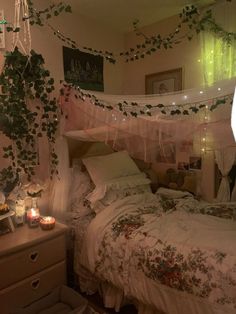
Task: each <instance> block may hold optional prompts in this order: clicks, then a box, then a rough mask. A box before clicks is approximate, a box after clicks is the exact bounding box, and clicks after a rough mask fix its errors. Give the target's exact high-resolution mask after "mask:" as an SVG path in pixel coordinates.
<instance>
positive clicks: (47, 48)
mask: <svg viewBox="0 0 236 314" xmlns="http://www.w3.org/2000/svg"><path fill="white" fill-rule="evenodd" d="M41 3H42V4H41ZM43 4H45V5H43ZM46 6H48V1H40V7H38V8H39V9H40V8H44V7H46ZM0 9H4V12H5V17H6V19H7V20H8V21H13V18H14V1H13V0H2V1H1V5H0ZM72 10H73V7H72ZM50 23H51V24H52V25H53V26H54V27H55V28H57V27H58V29H59V30H60V31H62V32H63V33H64V34H65V35H67V36H69V37H71V39H73V40H75V41H76V42H77V43H78V44H79V45H80V46H88V47H93V48H95V49H98V50H100V49H101V50H111V51H121V50H123V45H124V41H123V35H122V34H120V33H118V32H116V31H114V30H112V29H110V28H108V27H105V26H104V25H102V24H100V23H99V24H98V23H96V22H95V21H93V20H90V19H88V18H86V17H84V16H81V15H79V14H75V13H74V14H73V13H72V14H69V13H63V14H62V15H61V16H59V17H56V18H53V19H51V20H50ZM31 31H32V48H33V49H34V50H35V51H36V52H38V53H41V54H42V55H43V57H44V58H45V62H46V67H47V68H48V69H49V70H50V71H51V74H52V76H53V77H54V78H55V80H56V84H57V85H59V81H60V80H61V79H63V78H64V72H63V60H62V42H61V41H60V40H59V39H57V38H56V36H54V35H53V33H52V31H51V30H49V28H48V27H38V26H33V27H31ZM6 37H7V38H6V43H7V49H10V47H11V36H10V34H7V36H6ZM0 62H1V60H0ZM0 67H1V64H0ZM122 76H123V65H122V64H121V63H118V64H116V65H113V64H111V63H109V62H106V61H104V86H105V93H111V94H113V93H114V94H121V93H122Z"/></svg>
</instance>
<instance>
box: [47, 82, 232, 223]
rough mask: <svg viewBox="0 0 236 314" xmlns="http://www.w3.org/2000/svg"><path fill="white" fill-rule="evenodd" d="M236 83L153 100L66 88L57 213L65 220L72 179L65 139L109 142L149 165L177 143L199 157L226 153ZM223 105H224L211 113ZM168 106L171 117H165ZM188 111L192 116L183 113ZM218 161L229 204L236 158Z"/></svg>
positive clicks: (222, 191)
mask: <svg viewBox="0 0 236 314" xmlns="http://www.w3.org/2000/svg"><path fill="white" fill-rule="evenodd" d="M235 84H236V79H235V78H234V79H232V80H229V81H224V82H220V83H217V85H215V86H213V87H211V88H208V89H199V88H198V89H193V90H186V91H181V92H179V93H174V94H168V95H149V96H145V95H143V96H126V95H122V96H121V95H120V96H118V95H105V94H99V93H97V94H96V95H95V94H94V93H93V92H91V94H89V95H85V94H83V93H82V94H81V91H78V90H76V89H73V88H69V89H68V90H66V91H65V93H64V95H63V96H61V98H60V105H61V110H62V112H63V118H62V120H61V135H60V137H59V139H58V140H57V150H56V151H57V154H58V157H59V167H58V170H59V174H58V178H56V179H55V183H54V187H53V193H52V196H53V197H52V208H53V213H54V215H55V216H57V217H58V216H59V217H62V216H63V213H64V212H65V211H66V209H67V201H68V190H69V184H70V175H71V174H70V169H69V158H68V148H67V142H66V139H65V138H63V137H62V135H64V136H66V137H71V138H74V139H77V140H80V141H98V142H105V143H107V144H109V145H110V146H112V147H113V149H114V150H127V151H128V152H129V154H130V155H131V156H132V157H134V158H137V159H141V160H144V161H148V162H153V161H156V158H157V157H156V156H157V152H158V151H162V152H163V153H164V155H165V152H166V151H170V150H171V149H172V146H173V145H181V143H186V142H187V143H190V145H192V146H193V147H194V149H197V152H198V153H199V154H201V152H203V151H204V152H205V151H207V150H212V151H215V150H220V149H226V148H227V147H230V146H232V145H234V137H233V134H232V130H231V126H230V114H231V103H232V97H233V92H234V87H235ZM94 102H96V103H97V105H95V104H94ZM217 102H219V103H220V106H218V107H217V109H216V110H211V109H212V106H213V109H214V106H215V104H217ZM120 103H123V105H124V108H125V111H126V113H127V114H126V115H124V113H123V112H122V111H120V110H119V104H120ZM134 103H135V105H134ZM98 104H99V105H98ZM147 104H151V105H154V106H155V105H156V104H163V107H162V108H158V107H155V108H148V107H147V106H146V105H147ZM201 105H202V107H201ZM199 106H200V107H199ZM107 107H110V108H107ZM163 108H164V110H165V111H166V114H163V113H161V110H163ZM179 108H180V109H181V111H182V114H175V115H171V111H172V110H178V109H179ZM191 108H198V109H199V111H198V113H196V114H195V113H193V112H194V111H192V109H191ZM202 108H203V109H202ZM185 109H187V110H188V111H189V113H190V114H189V115H184V114H183V110H185ZM140 110H141V111H148V110H150V112H151V116H148V115H139V114H138V113H139V112H140ZM130 112H136V113H137V117H133V116H132V115H131V114H130ZM216 159H217V162H218V164H219V167H220V169H221V171H222V174H223V177H224V179H223V180H222V183H221V187H220V192H219V197H218V200H225V199H227V200H228V199H229V192H228V189H229V187H228V181H227V177H226V176H227V174H228V171H229V170H230V169H231V166H232V164H233V161H234V157H232V156H230V157H228V159H227V162H226V161H223V160H224V157H223V155H222V153H216ZM222 195H223V196H222Z"/></svg>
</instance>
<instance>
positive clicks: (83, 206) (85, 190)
mask: <svg viewBox="0 0 236 314" xmlns="http://www.w3.org/2000/svg"><path fill="white" fill-rule="evenodd" d="M93 189H94V184H93V182H92V181H91V178H90V176H89V174H88V173H87V171H86V172H85V171H81V169H80V167H79V166H74V167H73V168H72V180H71V187H70V192H69V202H70V203H69V210H70V211H73V212H86V213H87V212H89V211H91V209H90V206H89V204H88V202H87V200H86V196H87V195H88V194H89V193H91V192H92V191H93Z"/></svg>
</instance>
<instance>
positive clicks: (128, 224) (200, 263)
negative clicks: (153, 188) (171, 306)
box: [81, 193, 236, 313]
mask: <svg viewBox="0 0 236 314" xmlns="http://www.w3.org/2000/svg"><path fill="white" fill-rule="evenodd" d="M209 211H210V209H209V208H208V210H206V212H207V214H205V215H203V214H202V213H204V212H205V211H204V206H203V205H201V204H200V203H199V202H198V201H196V200H195V199H194V198H182V199H164V198H162V197H161V196H157V195H153V194H151V193H145V194H143V195H135V196H129V197H126V198H124V199H123V200H119V201H116V202H115V203H113V204H112V205H110V206H109V207H107V208H106V209H105V210H103V211H102V212H100V213H99V214H98V215H97V216H96V217H95V218H94V219H93V220H92V221H91V223H90V224H89V226H88V229H87V233H86V236H85V241H84V246H83V249H82V253H81V261H82V264H84V266H86V267H87V268H89V270H90V271H91V272H93V273H94V274H95V275H96V277H98V278H100V279H102V280H105V281H108V282H111V283H112V284H114V285H115V286H117V287H121V288H122V289H124V293H125V294H126V295H130V296H132V295H133V296H136V297H137V298H139V299H140V300H141V301H143V302H145V303H149V304H151V305H153V306H156V307H157V308H159V304H156V301H155V300H156V299H155V298H156V297H155V294H154V296H151V295H150V293H149V296H148V297H147V296H146V295H145V293H144V290H145V289H148V288H147V287H150V283H151V284H152V285H151V287H152V286H153V289H154V288H155V287H159V288H160V287H161V289H159V291H167V293H168V290H169V291H173V289H174V290H175V291H178V293H179V295H180V296H184V297H185V298H186V296H192V297H194V298H197V299H198V300H200V302H203V303H207V304H208V303H209V304H210V305H211V308H212V311H209V313H216V312H215V311H214V308H218V307H219V308H221V307H222V309H223V308H224V313H236V221H234V220H233V219H232V220H231V219H222V218H219V217H214V216H212V215H211V214H212V212H210V215H209ZM218 216H219V215H218ZM88 248H89V249H88ZM149 297H150V299H147V298H149ZM164 303H165V302H164ZM164 303H163V304H164ZM163 304H162V305H161V306H160V309H161V310H163V311H164V312H165V311H166V312H167V313H169V312H168V311H170V310H168V306H167V307H165V305H163ZM189 313H190V312H189ZM204 313H205V312H204ZM217 313H221V311H218V312H217ZM222 313H223V311H222Z"/></svg>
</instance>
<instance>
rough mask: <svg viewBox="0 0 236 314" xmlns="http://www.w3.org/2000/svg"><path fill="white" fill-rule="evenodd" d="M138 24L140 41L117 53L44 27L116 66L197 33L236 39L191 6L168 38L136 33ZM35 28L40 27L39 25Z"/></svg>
mask: <svg viewBox="0 0 236 314" xmlns="http://www.w3.org/2000/svg"><path fill="white" fill-rule="evenodd" d="M231 1H232V0H226V2H231ZM42 24H43V23H42ZM138 24H139V21H134V22H133V29H134V32H135V34H136V35H137V36H141V37H143V42H141V43H139V44H138V45H136V46H135V47H131V48H129V50H127V51H123V52H120V53H118V54H115V53H113V52H111V51H102V50H97V49H94V48H91V47H84V46H81V45H79V44H78V43H76V41H74V40H73V39H71V38H70V37H69V36H66V35H65V34H64V33H62V32H61V31H60V30H59V29H56V28H55V27H53V26H52V25H51V24H49V23H47V26H48V27H49V28H50V29H51V30H52V32H53V34H54V35H55V36H56V37H57V38H58V39H59V40H61V41H62V42H63V43H64V44H66V45H68V46H69V47H71V48H73V49H82V50H84V51H87V52H90V53H92V54H95V55H100V56H102V57H104V58H105V60H107V61H109V62H111V63H115V62H116V59H117V58H119V57H121V58H124V60H125V61H126V62H130V61H135V60H139V59H143V58H145V57H146V56H147V55H151V54H153V53H155V52H156V51H158V50H160V49H162V48H164V49H171V48H173V47H174V46H175V45H178V44H180V43H182V42H183V41H184V40H189V41H190V40H192V38H193V37H194V36H195V35H196V34H199V33H200V32H203V31H208V32H211V33H213V34H215V35H217V36H218V37H219V38H221V39H223V40H224V41H225V42H226V43H227V44H229V45H230V44H231V43H232V42H233V41H235V40H236V33H233V32H227V31H226V30H225V29H224V28H223V27H221V26H220V25H219V24H218V23H217V22H216V21H215V19H214V17H213V13H212V10H211V9H209V10H207V11H206V12H204V13H203V14H200V12H199V10H198V8H197V7H196V6H194V5H191V6H186V7H184V8H183V10H182V12H181V13H180V14H179V22H178V23H177V25H176V27H175V28H174V31H173V32H171V33H169V34H168V35H167V36H164V37H163V36H162V35H161V34H156V35H153V36H151V37H149V36H147V35H145V34H144V33H143V32H141V31H140V30H139V28H138ZM38 25H40V26H42V25H41V23H39V24H38ZM185 26H186V27H185ZM185 28H187V31H185V30H184V29H185Z"/></svg>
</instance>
